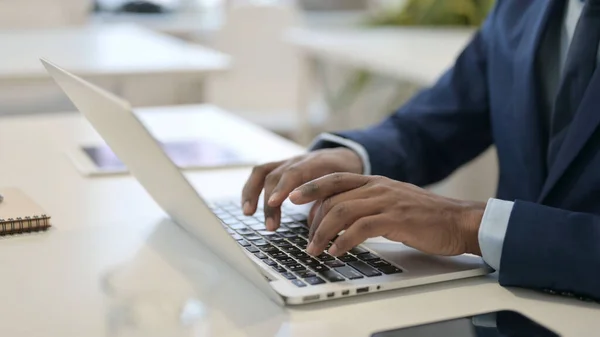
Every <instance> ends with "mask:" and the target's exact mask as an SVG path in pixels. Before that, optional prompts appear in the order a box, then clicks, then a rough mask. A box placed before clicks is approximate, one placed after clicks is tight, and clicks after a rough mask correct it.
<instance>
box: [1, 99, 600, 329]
mask: <svg viewBox="0 0 600 337" xmlns="http://www.w3.org/2000/svg"><path fill="white" fill-rule="evenodd" d="M193 109H194V108H189V109H188V108H178V109H176V110H174V111H169V110H170V109H168V108H161V109H157V110H160V111H162V112H159V113H156V114H149V115H147V116H145V117H144V120H145V121H146V122H147V123H148V124H149V125H150V127H151V129H152V130H153V131H154V132H155V134H156V135H157V137H159V138H163V137H164V138H168V137H171V136H176V135H179V134H180V133H181V134H183V135H191V134H193V133H194V132H198V133H204V132H209V131H210V130H211V129H212V128H213V127H214V125H215V124H213V123H218V124H220V125H221V126H222V128H220V130H222V131H223V136H224V137H231V139H232V141H236V142H238V141H239V143H240V144H242V145H241V146H244V145H243V144H245V143H253V144H254V145H253V146H255V147H257V148H260V151H261V153H264V154H265V160H271V159H275V158H281V157H287V156H291V155H294V154H297V153H300V152H301V151H302V149H301V148H299V147H297V146H295V145H294V144H292V143H290V142H288V141H285V140H283V139H281V138H279V137H277V136H275V135H272V134H270V133H267V132H265V131H262V130H260V129H257V128H256V127H254V126H251V125H248V124H247V123H244V122H241V121H240V120H239V119H237V118H235V117H232V116H229V115H221V114H219V113H218V112H216V111H215V110H209V111H208V112H207V111H202V112H201V111H198V113H197V114H193V113H189V110H193ZM199 110H200V109H199ZM213 134H214V131H213ZM232 135H237V137H233V136H232ZM92 140H99V138H98V135H97V134H96V133H95V132H94V131H93V130H92V129H91V128H90V126H89V125H88V124H87V123H86V122H84V121H82V119H81V118H80V117H79V116H78V115H76V114H60V115H56V116H48V115H44V116H35V117H34V116H28V117H11V118H2V119H0V163H1V165H2V170H1V173H0V186H6V185H16V186H18V187H20V188H22V189H23V190H24V191H25V192H27V193H28V194H29V195H31V196H32V197H33V198H34V199H36V201H38V202H39V203H40V204H42V205H43V207H44V208H46V210H47V211H48V212H49V213H50V214H51V215H52V216H53V219H54V225H55V228H54V229H53V230H52V231H50V232H47V233H44V234H41V235H29V236H22V237H11V238H5V239H1V240H0V243H1V244H0V265H1V266H2V275H3V276H2V277H0V298H1V299H2V301H1V302H0V317H2V319H1V320H0V335H2V336H25V337H28V336H39V335H47V336H67V337H68V336H98V337H100V336H107V330H108V329H109V323H108V321H107V318H108V317H109V316H110V314H114V312H111V309H110V306H109V303H108V302H107V298H106V296H104V295H103V293H102V291H101V289H100V287H99V282H100V280H99V277H101V276H102V274H101V273H102V272H103V271H106V270H108V268H110V267H111V266H114V265H115V264H122V263H124V261H123V260H124V257H125V258H128V259H129V258H131V259H132V260H133V262H136V261H137V262H139V261H141V262H148V261H150V262H152V263H156V264H157V265H158V266H160V268H163V269H161V270H168V271H169V273H173V274H175V275H181V274H182V273H180V272H177V270H178V269H177V268H178V261H180V260H181V259H186V258H188V259H190V258H191V259H192V260H194V261H196V260H198V261H210V260H211V255H210V253H208V252H206V251H205V250H203V248H202V247H200V246H199V245H197V244H196V243H195V241H194V240H193V239H191V238H189V237H187V236H186V235H184V234H183V233H182V232H181V231H180V230H178V228H177V227H176V226H174V225H173V224H172V223H170V222H162V221H163V220H164V213H163V212H162V211H161V210H160V209H159V208H158V207H157V206H156V204H155V203H154V202H153V201H152V200H151V199H150V198H149V196H148V195H147V194H146V193H145V192H144V190H143V189H142V188H141V186H140V185H139V184H138V183H137V182H136V181H135V180H134V179H133V178H131V177H116V178H95V179H85V178H83V177H81V176H80V175H79V174H78V173H77V171H76V170H75V169H74V168H73V166H72V165H71V163H70V162H69V161H68V159H67V158H66V157H65V156H64V155H63V151H64V150H65V149H66V148H69V147H72V146H75V145H77V144H78V143H79V142H83V141H92ZM255 151H258V150H255ZM247 174H248V170H247V169H236V170H224V171H205V172H198V173H190V174H189V175H188V177H189V178H190V180H191V181H192V182H193V183H194V185H195V186H197V187H199V188H200V190H201V191H202V193H203V194H205V195H206V196H209V197H211V196H215V197H220V196H224V195H225V194H230V193H231V192H233V193H234V194H237V193H236V192H235V191H237V189H239V187H240V186H241V184H242V183H243V181H244V179H245V178H246V176H247ZM74 252H79V253H77V254H74ZM215 267H216V268H218V269H219V271H220V272H221V276H220V277H221V282H220V283H221V285H220V288H219V290H218V291H215V292H214V293H213V297H211V299H206V301H207V303H208V304H209V305H210V309H211V310H210V316H209V320H210V329H211V330H212V335H213V336H282V337H283V336H315V337H320V336H363V337H367V336H369V334H370V333H372V332H374V331H377V330H382V329H390V328H395V327H400V326H407V325H413V324H418V323H423V322H429V321H433V320H437V319H443V318H451V317H457V316H461V315H469V314H474V313H479V312H485V311H491V310H495V309H511V308H515V309H519V310H521V311H522V312H524V313H525V314H527V315H529V316H531V317H532V318H534V319H536V320H538V321H539V322H541V323H543V324H546V325H548V326H550V327H552V328H554V329H556V330H557V331H558V332H559V333H563V334H564V336H594V335H596V334H597V331H598V328H599V323H598V322H599V321H600V306H599V305H597V304H589V303H582V302H579V301H577V300H571V299H567V298H562V297H554V296H551V295H545V294H541V293H536V292H531V291H526V290H519V289H505V288H502V287H500V286H498V285H497V283H496V280H495V279H494V278H493V277H482V278H476V279H470V280H461V281H455V282H450V283H445V284H438V285H430V286H422V287H418V288H413V289H405V290H400V291H393V292H386V293H380V294H375V295H372V296H371V295H369V296H363V297H358V298H348V299H343V300H338V301H334V302H331V303H323V304H314V305H309V306H305V307H295V308H288V309H280V308H277V307H275V306H274V305H272V304H271V302H269V301H266V300H264V299H263V298H262V297H260V296H259V295H257V294H256V293H255V292H254V291H253V288H252V287H251V286H249V285H247V284H246V283H244V282H242V281H241V280H240V279H239V278H238V277H236V275H235V274H232V273H231V271H230V270H229V269H228V268H227V267H224V266H222V265H219V264H217V265H215ZM236 284H237V285H238V286H239V288H237V289H236V287H235V286H234V285H236ZM187 285H190V284H187ZM110 317H113V318H114V316H110Z"/></svg>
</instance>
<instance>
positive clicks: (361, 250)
mask: <svg viewBox="0 0 600 337" xmlns="http://www.w3.org/2000/svg"><path fill="white" fill-rule="evenodd" d="M368 252H369V251H368V250H366V249H364V248H362V247H354V248H352V249H350V254H354V255H360V254H364V253H368Z"/></svg>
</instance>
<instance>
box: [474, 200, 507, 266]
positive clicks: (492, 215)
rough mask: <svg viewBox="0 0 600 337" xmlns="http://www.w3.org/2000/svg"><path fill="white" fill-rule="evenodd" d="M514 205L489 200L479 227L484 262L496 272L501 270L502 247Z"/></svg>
mask: <svg viewBox="0 0 600 337" xmlns="http://www.w3.org/2000/svg"><path fill="white" fill-rule="evenodd" d="M513 205H514V203H513V202H512V201H505V200H499V199H493V198H492V199H489V200H488V203H487V205H486V207H485V211H484V213H483V219H482V220H481V226H480V227H479V247H480V248H481V255H482V256H483V260H484V261H485V263H487V264H488V265H489V266H490V267H492V268H494V269H495V270H500V259H501V257H502V246H503V245H504V238H505V237H506V229H507V228H508V221H509V220H510V213H511V212H512V209H513Z"/></svg>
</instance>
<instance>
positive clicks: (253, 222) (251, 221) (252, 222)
mask: <svg viewBox="0 0 600 337" xmlns="http://www.w3.org/2000/svg"><path fill="white" fill-rule="evenodd" d="M242 222H243V223H244V224H246V225H248V226H254V225H261V224H262V223H261V222H260V221H258V220H256V219H255V218H252V217H248V218H246V219H244V220H242Z"/></svg>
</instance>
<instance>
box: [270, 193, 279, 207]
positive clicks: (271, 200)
mask: <svg viewBox="0 0 600 337" xmlns="http://www.w3.org/2000/svg"><path fill="white" fill-rule="evenodd" d="M277 199H279V193H277V192H275V193H273V194H271V197H270V198H269V206H275V205H273V203H274V202H276V201H277Z"/></svg>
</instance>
